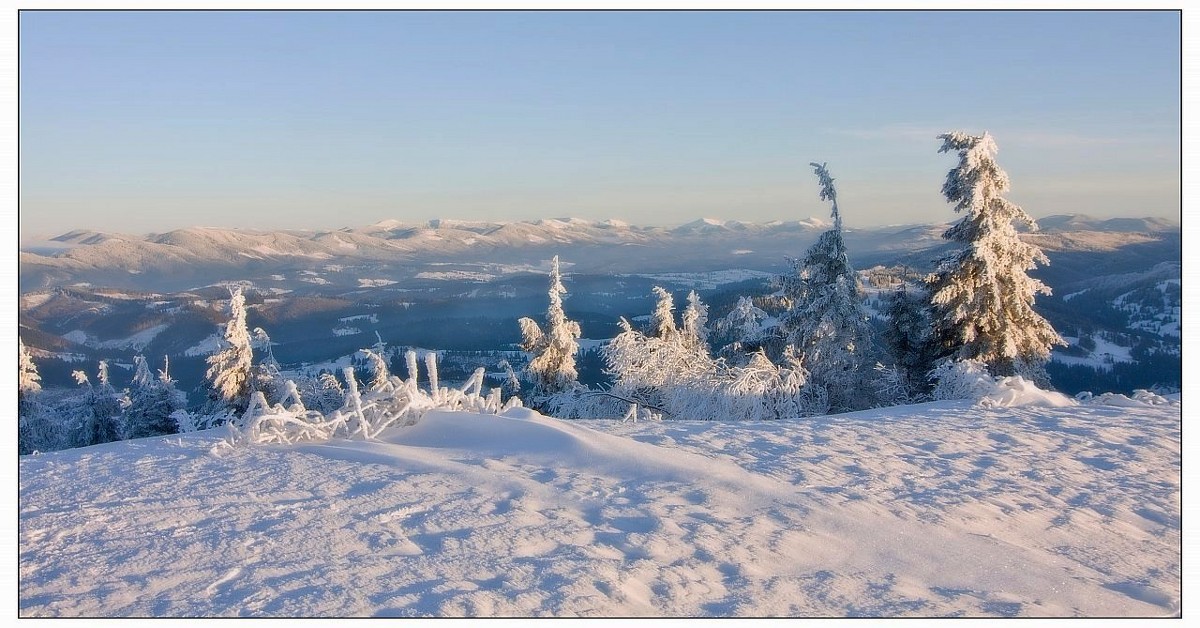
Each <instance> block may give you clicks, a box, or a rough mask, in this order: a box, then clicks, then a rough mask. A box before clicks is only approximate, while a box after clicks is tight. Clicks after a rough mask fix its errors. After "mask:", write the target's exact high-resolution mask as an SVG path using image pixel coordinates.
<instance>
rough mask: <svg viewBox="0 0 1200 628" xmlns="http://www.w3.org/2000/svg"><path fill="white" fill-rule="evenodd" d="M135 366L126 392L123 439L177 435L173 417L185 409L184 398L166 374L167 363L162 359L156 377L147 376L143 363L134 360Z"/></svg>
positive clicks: (148, 374)
mask: <svg viewBox="0 0 1200 628" xmlns="http://www.w3.org/2000/svg"><path fill="white" fill-rule="evenodd" d="M134 364H135V366H136V368H135V372H134V378H133V382H132V383H131V387H130V389H129V407H128V408H126V409H125V437H126V438H144V437H147V436H161V435H164V434H174V433H176V432H177V431H179V425H178V424H177V422H176V419H175V417H174V414H175V412H176V411H178V410H182V409H184V406H185V398H184V395H183V393H182V392H181V391H179V390H176V388H175V381H174V380H172V379H171V377H170V375H169V374H168V373H167V370H168V368H169V363H168V362H167V359H166V358H165V357H164V358H163V370H161V371H159V372H158V377H152V376H151V375H150V369H149V367H148V366H147V365H146V359H145V358H144V357H142V356H140V355H139V356H135V357H134Z"/></svg>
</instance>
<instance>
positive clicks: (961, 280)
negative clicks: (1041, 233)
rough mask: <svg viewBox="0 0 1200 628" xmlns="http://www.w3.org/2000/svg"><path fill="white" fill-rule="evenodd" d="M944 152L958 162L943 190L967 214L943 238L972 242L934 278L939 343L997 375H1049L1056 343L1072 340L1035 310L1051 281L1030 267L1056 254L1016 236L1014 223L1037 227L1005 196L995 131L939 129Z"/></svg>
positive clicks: (947, 352)
mask: <svg viewBox="0 0 1200 628" xmlns="http://www.w3.org/2000/svg"><path fill="white" fill-rule="evenodd" d="M938 139H940V140H942V147H941V148H940V149H938V152H941V153H944V152H950V151H956V152H957V153H958V166H956V167H955V168H954V169H952V170H950V172H949V173H948V174H947V175H946V182H945V184H944V185H943V186H942V194H944V195H945V196H946V200H947V201H949V202H951V203H954V211H956V212H962V213H963V214H964V216H963V218H962V220H960V221H959V222H957V223H955V225H954V226H952V227H950V229H948V230H947V231H946V232H945V233H944V234H943V236H942V237H944V238H946V239H947V240H951V241H954V242H960V243H962V244H964V245H965V247H964V248H963V249H961V250H959V251H956V252H954V253H951V254H950V255H947V256H946V257H943V258H942V259H940V260H938V265H937V269H936V270H935V271H934V273H933V274H931V275H930V276H929V277H928V278H927V280H926V281H927V282H928V284H929V290H930V299H931V301H932V307H933V342H934V343H935V347H936V349H937V351H938V354H939V356H940V357H944V358H949V359H953V360H978V361H980V362H983V363H984V364H986V365H987V367H988V369H989V371H991V373H992V375H999V376H1004V375H1024V376H1026V377H1029V378H1031V379H1033V380H1034V381H1038V382H1043V383H1044V382H1046V380H1047V379H1048V377H1046V375H1045V363H1046V360H1047V359H1048V358H1049V357H1050V350H1051V348H1052V347H1053V346H1054V345H1064V344H1066V343H1065V342H1064V341H1063V339H1062V337H1061V336H1059V335H1058V332H1056V331H1054V328H1053V327H1051V326H1050V323H1049V322H1048V321H1046V319H1045V318H1043V317H1042V316H1041V315H1040V314H1038V313H1037V312H1036V311H1034V309H1033V302H1034V297H1035V295H1037V294H1046V295H1048V294H1050V288H1049V287H1047V286H1046V285H1045V284H1043V283H1042V282H1041V281H1038V280H1037V279H1034V278H1032V277H1030V276H1029V275H1027V274H1026V271H1028V270H1032V269H1034V268H1036V266H1037V265H1038V264H1039V263H1040V264H1048V263H1049V262H1050V260H1049V259H1047V258H1046V256H1045V254H1043V253H1042V251H1041V250H1040V249H1038V248H1037V247H1036V246H1034V245H1032V244H1029V243H1027V242H1024V241H1022V240H1021V238H1020V237H1018V235H1017V230H1016V226H1015V224H1014V223H1020V224H1023V225H1025V226H1026V227H1028V228H1029V229H1031V230H1036V229H1037V223H1035V222H1034V220H1033V218H1031V217H1030V216H1029V214H1026V213H1025V211H1024V210H1022V209H1021V208H1020V207H1019V206H1018V205H1016V204H1014V203H1012V202H1011V201H1009V200H1008V199H1005V198H1004V197H1003V194H1004V193H1005V192H1007V191H1008V189H1009V180H1008V175H1007V174H1005V172H1004V171H1003V170H1001V169H1000V167H999V166H998V165H997V164H996V160H995V155H996V143H995V141H993V140H992V136H991V135H988V134H987V133H984V134H983V135H968V134H966V133H962V132H954V133H946V134H943V135H939V136H938Z"/></svg>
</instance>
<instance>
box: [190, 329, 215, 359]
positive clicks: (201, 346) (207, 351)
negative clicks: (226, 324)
mask: <svg viewBox="0 0 1200 628" xmlns="http://www.w3.org/2000/svg"><path fill="white" fill-rule="evenodd" d="M223 346H224V344H223V340H222V338H221V334H218V333H216V332H213V333H212V334H210V335H209V336H208V337H207V338H205V339H204V340H201V341H200V342H198V343H196V344H194V345H192V346H190V347H188V348H187V349H184V350H183V355H186V356H188V357H191V358H194V357H198V356H202V355H212V354H214V353H216V352H217V351H220V350H221V347H223Z"/></svg>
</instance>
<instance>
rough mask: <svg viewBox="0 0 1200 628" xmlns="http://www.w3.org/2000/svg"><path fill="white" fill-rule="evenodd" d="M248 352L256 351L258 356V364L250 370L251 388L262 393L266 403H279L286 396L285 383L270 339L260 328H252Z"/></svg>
mask: <svg viewBox="0 0 1200 628" xmlns="http://www.w3.org/2000/svg"><path fill="white" fill-rule="evenodd" d="M250 350H251V351H257V352H258V355H259V356H260V357H259V359H258V364H255V365H254V366H253V367H252V368H251V388H252V389H253V390H257V391H260V392H262V394H263V396H265V397H266V399H267V402H268V403H271V404H275V403H279V402H280V400H281V399H283V396H284V394H286V390H287V382H286V380H285V379H284V377H283V374H282V373H281V371H282V368H281V367H280V366H279V361H278V360H276V359H275V351H274V349H273V348H272V346H271V337H270V336H268V335H267V332H266V330H264V329H263V328H262V327H255V328H254V333H253V335H252V336H251V345H250Z"/></svg>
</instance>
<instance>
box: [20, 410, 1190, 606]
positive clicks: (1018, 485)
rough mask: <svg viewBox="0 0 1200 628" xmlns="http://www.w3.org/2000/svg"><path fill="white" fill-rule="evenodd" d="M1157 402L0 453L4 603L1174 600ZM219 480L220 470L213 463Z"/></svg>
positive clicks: (1174, 428) (1175, 414)
mask: <svg viewBox="0 0 1200 628" xmlns="http://www.w3.org/2000/svg"><path fill="white" fill-rule="evenodd" d="M1180 419H1181V416H1180V412H1179V408H1178V406H1170V405H1162V404H1158V405H1154V404H1149V403H1143V404H1139V405H1131V406H1130V407H1120V406H1106V405H1080V406H1074V407H1066V408H1053V407H1050V408H1047V407H1006V408H986V407H981V406H978V405H972V404H971V402H968V401H962V402H957V401H943V402H934V403H929V404H923V405H917V406H907V407H895V408H886V409H877V410H869V411H863V412H858V413H853V414H845V415H835V416H829V417H819V418H813V419H806V420H785V421H774V422H762V423H733V422H691V421H664V422H638V423H621V422H617V421H611V420H609V421H599V420H595V421H561V420H558V419H551V418H546V417H542V416H541V415H538V414H537V413H534V412H532V411H530V410H526V409H519V410H516V411H511V410H510V411H509V412H508V413H506V414H505V415H502V416H495V415H475V414H468V413H446V412H432V413H428V414H426V415H425V416H424V417H423V418H422V419H421V420H420V421H419V422H418V423H417V424H416V425H414V426H411V427H407V428H400V429H394V430H391V431H389V432H385V433H384V434H383V435H382V437H381V438H380V440H377V441H350V440H335V441H329V442H325V443H320V444H307V445H288V446H285V445H276V446H242V447H235V448H228V447H220V446H218V445H219V444H220V442H221V439H222V437H223V436H224V434H225V433H224V432H223V431H222V430H219V429H218V430H210V431H205V432H195V433H191V434H186V435H177V436H170V437H155V438H147V439H139V440H133V441H123V442H117V443H109V444H105V445H99V446H93V447H87V448H81V449H72V450H66V451H61V452H54V453H50V454H43V455H37V456H25V457H22V458H21V460H20V501H19V510H20V513H19V524H20V525H19V527H18V535H19V538H18V540H19V545H18V547H19V556H18V560H19V562H18V568H19V574H20V584H19V601H18V604H19V609H20V614H21V615H23V616H77V617H78V616H110V615H116V616H143V615H149V616H160V617H161V616H189V617H194V616H287V617H299V616H497V615H503V616H544V615H550V616H610V617H611V616H622V617H628V616H639V615H654V616H686V617H693V616H729V615H742V616H767V615H782V616H810V617H811V616H820V617H838V616H895V615H915V616H972V617H978V616H991V617H995V616H1037V617H1064V616H1080V615H1081V616H1091V617H1128V616H1135V617H1149V616H1163V615H1172V614H1178V613H1179V612H1180V607H1181V589H1180V587H1181V585H1180V574H1181V556H1180V548H1181V536H1180V511H1181V497H1180V495H1181V493H1180V463H1181V448H1180ZM213 478H219V481H213Z"/></svg>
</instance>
